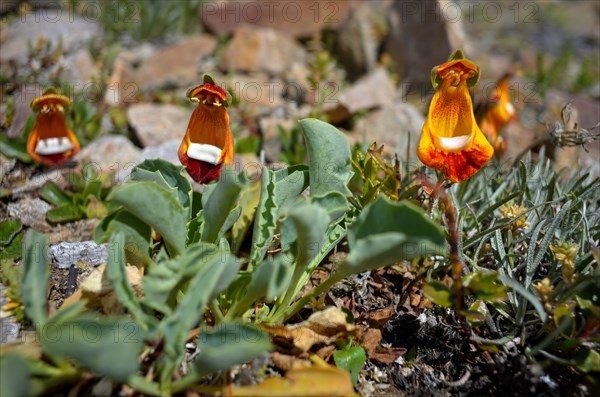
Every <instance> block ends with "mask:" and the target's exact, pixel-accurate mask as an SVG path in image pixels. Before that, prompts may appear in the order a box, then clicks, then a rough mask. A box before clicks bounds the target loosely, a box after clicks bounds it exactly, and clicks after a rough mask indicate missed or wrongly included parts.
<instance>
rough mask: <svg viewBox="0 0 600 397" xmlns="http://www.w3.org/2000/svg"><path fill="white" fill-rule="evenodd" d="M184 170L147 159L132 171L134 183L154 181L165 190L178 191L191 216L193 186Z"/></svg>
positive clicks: (163, 162) (165, 162) (160, 161)
mask: <svg viewBox="0 0 600 397" xmlns="http://www.w3.org/2000/svg"><path fill="white" fill-rule="evenodd" d="M183 171H185V168H183V167H182V166H180V165H175V164H173V163H170V162H168V161H165V160H162V159H147V160H144V162H142V163H141V164H138V165H137V166H135V167H134V168H133V169H132V170H131V176H130V178H131V180H132V181H154V182H156V183H158V184H159V185H161V186H162V187H164V188H165V189H175V190H177V196H178V197H179V203H180V204H181V205H182V207H184V208H187V209H188V210H189V215H188V216H191V215H193V214H191V207H192V185H191V184H190V182H189V181H188V179H187V178H186V177H185V176H184V175H183Z"/></svg>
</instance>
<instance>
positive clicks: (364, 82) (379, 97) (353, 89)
mask: <svg viewBox="0 0 600 397" xmlns="http://www.w3.org/2000/svg"><path fill="white" fill-rule="evenodd" d="M396 96H397V93H396V89H395V87H394V84H393V82H392V80H391V79H390V76H389V74H388V73H387V71H386V70H385V69H383V68H378V69H375V70H374V71H373V72H371V73H369V74H368V75H366V76H364V77H363V78H361V79H360V80H358V81H356V82H355V83H354V84H353V85H352V86H350V87H348V88H347V89H345V90H343V91H342V92H341V93H340V94H339V95H332V96H331V97H330V98H327V99H326V101H325V110H326V112H327V114H328V116H329V119H330V121H331V122H332V123H338V122H340V121H343V120H345V119H347V118H348V117H350V116H351V115H353V114H354V113H355V112H357V111H359V110H371V109H374V108H378V107H382V106H384V105H389V104H391V103H394V101H395V99H396Z"/></svg>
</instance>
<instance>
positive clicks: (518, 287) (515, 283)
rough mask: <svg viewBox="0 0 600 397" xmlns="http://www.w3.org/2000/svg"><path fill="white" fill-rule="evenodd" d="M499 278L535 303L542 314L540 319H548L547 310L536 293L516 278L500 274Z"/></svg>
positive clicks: (539, 313)
mask: <svg viewBox="0 0 600 397" xmlns="http://www.w3.org/2000/svg"><path fill="white" fill-rule="evenodd" d="M499 279H500V281H502V283H503V284H504V285H506V286H508V287H510V288H512V289H514V290H515V291H516V292H517V293H519V294H520V295H522V296H523V297H524V298H525V299H527V300H528V301H529V302H530V303H531V304H532V305H533V307H534V308H535V310H536V311H537V313H538V315H539V316H540V320H542V322H545V321H546V318H547V317H548V316H547V315H546V311H545V310H544V306H543V305H542V302H540V300H539V299H538V298H536V296H535V295H534V294H532V293H531V292H529V291H528V290H527V289H526V288H525V287H524V286H523V284H521V283H520V282H519V281H517V280H514V279H512V278H510V277H507V276H504V275H500V276H499Z"/></svg>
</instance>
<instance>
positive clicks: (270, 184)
mask: <svg viewBox="0 0 600 397" xmlns="http://www.w3.org/2000/svg"><path fill="white" fill-rule="evenodd" d="M273 179H274V178H273V173H272V172H271V171H270V170H269V169H267V167H263V169H262V174H261V190H260V200H259V202H258V207H257V208H256V216H255V219H254V231H253V233H252V248H251V251H250V263H249V264H248V267H249V269H253V268H255V267H256V266H257V265H258V264H259V263H260V261H261V260H262V259H263V258H264V256H265V254H266V253H267V249H268V248H269V244H270V243H271V240H272V239H273V235H274V234H275V226H276V224H277V218H278V217H279V214H278V211H277V208H278V205H277V202H276V200H275V181H274V180H273Z"/></svg>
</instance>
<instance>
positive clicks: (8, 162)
mask: <svg viewBox="0 0 600 397" xmlns="http://www.w3.org/2000/svg"><path fill="white" fill-rule="evenodd" d="M0 163H2V164H0V183H1V182H3V181H4V177H5V176H7V175H8V173H9V172H10V171H12V169H13V168H14V166H15V164H16V163H17V160H16V159H9V158H6V157H4V155H3V154H2V153H0Z"/></svg>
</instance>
